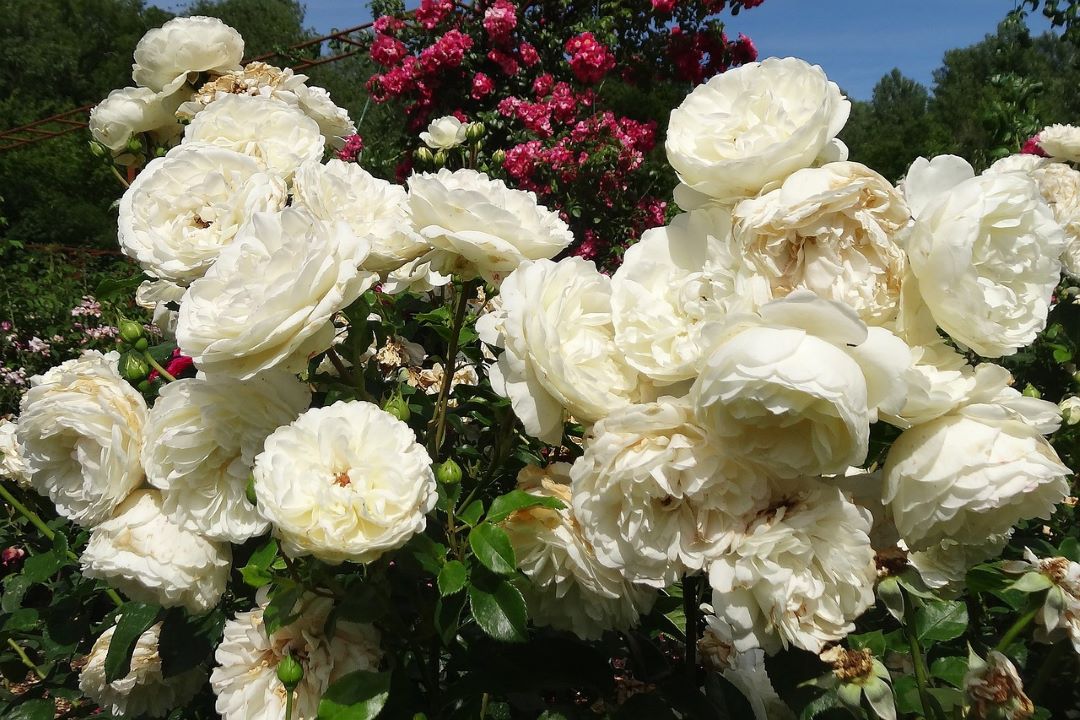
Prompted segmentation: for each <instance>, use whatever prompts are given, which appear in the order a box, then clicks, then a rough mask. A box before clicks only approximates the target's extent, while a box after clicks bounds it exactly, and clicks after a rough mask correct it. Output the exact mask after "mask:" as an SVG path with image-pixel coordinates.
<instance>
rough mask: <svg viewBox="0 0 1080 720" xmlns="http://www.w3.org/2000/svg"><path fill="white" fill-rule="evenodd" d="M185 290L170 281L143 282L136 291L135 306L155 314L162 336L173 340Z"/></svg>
mask: <svg viewBox="0 0 1080 720" xmlns="http://www.w3.org/2000/svg"><path fill="white" fill-rule="evenodd" d="M185 289H186V288H182V287H180V286H179V285H177V284H176V283H171V282H169V281H168V280H143V281H142V282H141V283H139V287H138V288H136V289H135V304H136V305H138V306H139V307H141V308H143V309H145V310H149V311H150V312H151V313H152V314H153V315H152V317H153V322H154V327H156V328H157V329H158V330H160V331H161V334H162V335H164V336H165V337H168V338H173V337H175V336H176V321H177V318H178V316H179V311H180V301H181V300H182V299H183V297H184V291H185Z"/></svg>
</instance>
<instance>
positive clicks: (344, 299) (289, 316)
mask: <svg viewBox="0 0 1080 720" xmlns="http://www.w3.org/2000/svg"><path fill="white" fill-rule="evenodd" d="M367 255H368V243H367V241H366V240H365V239H364V238H360V237H357V236H356V235H355V234H354V233H353V232H351V231H350V230H349V228H348V226H347V225H345V224H344V223H334V224H331V223H326V222H323V221H321V220H316V219H315V218H313V217H311V215H310V214H308V213H307V212H306V211H304V210H300V209H297V208H286V209H285V210H284V211H282V212H280V213H277V214H270V213H256V214H255V216H254V217H253V218H252V221H251V222H250V223H249V224H248V225H246V226H245V227H244V228H243V229H242V230H241V231H240V232H239V233H238V234H237V236H236V239H235V240H234V241H233V242H232V244H230V245H229V246H227V247H226V248H224V249H223V250H222V252H221V254H220V255H219V256H218V259H217V262H215V263H214V265H213V267H211V268H210V270H209V271H207V273H206V275H204V276H203V277H201V278H199V279H198V280H196V281H195V282H194V283H192V285H191V287H190V288H188V291H187V294H186V295H184V299H183V302H182V303H181V304H180V317H179V319H178V321H177V326H176V339H177V342H178V343H179V345H180V347H181V348H182V349H183V351H184V353H185V354H186V355H189V356H191V357H192V358H194V359H195V364H196V365H197V366H198V367H199V369H200V370H202V371H203V372H205V373H207V374H208V375H213V374H219V373H220V374H223V375H230V376H233V377H238V378H240V379H242V380H244V379H248V378H251V377H254V376H255V375H256V374H257V373H259V372H260V371H262V370H267V369H269V368H273V367H280V368H283V369H285V370H288V371H290V372H298V371H299V370H301V369H302V368H303V367H304V366H305V365H306V364H307V361H308V358H309V357H310V356H311V355H314V354H316V353H320V352H323V351H324V350H326V349H327V348H329V347H330V345H331V344H332V343H333V339H334V327H333V324H332V323H331V318H332V317H333V315H334V313H336V312H338V311H339V310H342V309H344V308H346V307H348V306H349V305H350V304H352V302H353V301H354V300H356V298H358V297H360V295H362V294H363V293H364V291H366V290H367V289H368V288H369V287H371V286H372V284H374V282H375V280H376V278H377V277H378V276H376V275H375V274H374V273H371V272H367V271H364V270H360V266H361V265H362V264H363V262H364V260H365V259H366V258H367Z"/></svg>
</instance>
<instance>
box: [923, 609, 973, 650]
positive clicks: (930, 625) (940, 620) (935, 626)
mask: <svg viewBox="0 0 1080 720" xmlns="http://www.w3.org/2000/svg"><path fill="white" fill-rule="evenodd" d="M967 625H968V613H967V606H966V605H964V603H962V602H958V601H952V600H936V601H934V602H929V603H927V604H926V605H924V606H922V607H921V608H919V609H918V610H916V611H915V634H916V635H917V636H918V638H919V640H921V641H923V642H926V641H935V640H936V641H946V640H954V639H956V638H958V637H960V636H961V635H963V634H964V631H965V630H967Z"/></svg>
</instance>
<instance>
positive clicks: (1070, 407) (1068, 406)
mask: <svg viewBox="0 0 1080 720" xmlns="http://www.w3.org/2000/svg"><path fill="white" fill-rule="evenodd" d="M1058 409H1059V410H1060V411H1061V419H1062V420H1064V421H1065V424H1066V425H1075V424H1077V423H1080V397H1076V396H1075V395H1070V396H1069V397H1067V398H1062V400H1061V402H1060V403H1058Z"/></svg>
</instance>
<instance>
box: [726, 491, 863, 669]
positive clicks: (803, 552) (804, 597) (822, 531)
mask: <svg viewBox="0 0 1080 720" xmlns="http://www.w3.org/2000/svg"><path fill="white" fill-rule="evenodd" d="M751 517H752V519H751V520H750V523H749V526H748V527H747V529H746V531H745V532H744V534H743V535H742V537H740V538H738V539H737V540H736V541H735V543H734V545H733V546H732V548H731V549H730V550H729V551H728V552H727V553H725V554H724V555H722V556H721V557H719V558H717V559H716V560H714V561H713V563H712V565H711V566H710V568H709V582H710V584H711V585H712V587H713V602H712V604H713V607H714V608H715V611H716V614H717V617H718V618H719V619H720V620H722V621H723V622H725V623H726V624H728V625H729V626H730V627H731V629H732V633H733V634H732V638H733V643H734V646H735V648H736V649H737V650H739V651H746V650H749V649H751V648H754V647H760V648H763V649H764V650H765V651H766V652H768V653H772V652H775V651H777V650H779V649H780V647H781V646H783V647H785V648H786V647H788V646H790V645H794V646H795V647H799V648H802V649H804V650H809V651H810V652H814V653H817V652H821V650H822V649H823V647H824V646H825V644H826V643H830V642H834V641H836V640H839V639H841V638H843V637H844V636H845V635H847V634H848V633H849V632H851V631H852V630H854V628H855V623H854V621H855V619H856V618H857V617H859V615H861V614H862V613H863V612H864V611H865V610H867V608H869V607H871V606H872V605H873V604H874V582H875V579H876V577H877V569H876V567H875V565H874V549H873V547H872V546H871V544H870V537H869V532H870V528H871V515H870V512H869V511H868V510H864V509H862V508H860V507H858V506H856V505H854V504H852V503H851V502H850V501H848V500H847V499H846V498H845V497H844V494H843V493H842V492H841V491H840V490H838V489H837V488H834V487H830V486H828V485H826V484H824V483H822V482H820V481H818V480H815V479H813V478H799V479H797V480H789V481H781V482H776V483H773V484H772V485H771V487H770V496H769V497H768V498H766V500H765V501H764V502H762V503H760V510H758V512H757V513H756V515H753V516H751Z"/></svg>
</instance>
